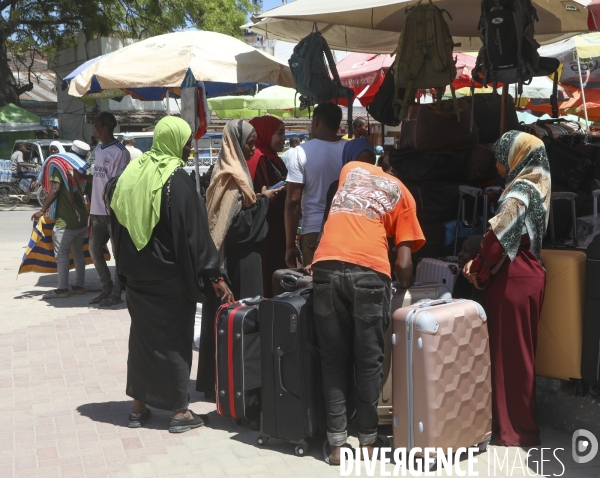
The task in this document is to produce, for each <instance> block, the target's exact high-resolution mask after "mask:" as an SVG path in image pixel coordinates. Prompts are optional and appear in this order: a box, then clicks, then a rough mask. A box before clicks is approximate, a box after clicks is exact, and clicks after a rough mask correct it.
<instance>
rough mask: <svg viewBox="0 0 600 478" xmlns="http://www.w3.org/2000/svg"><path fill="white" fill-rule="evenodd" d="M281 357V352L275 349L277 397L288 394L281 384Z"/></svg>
mask: <svg viewBox="0 0 600 478" xmlns="http://www.w3.org/2000/svg"><path fill="white" fill-rule="evenodd" d="M281 357H283V351H282V350H281V349H277V350H276V351H275V390H276V392H277V393H278V394H279V395H283V394H284V393H289V392H288V391H287V390H286V389H285V387H284V386H283V383H282V382H281Z"/></svg>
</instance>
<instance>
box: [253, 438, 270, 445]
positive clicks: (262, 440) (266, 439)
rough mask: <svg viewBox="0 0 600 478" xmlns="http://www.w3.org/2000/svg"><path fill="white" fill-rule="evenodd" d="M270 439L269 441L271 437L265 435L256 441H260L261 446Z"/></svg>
mask: <svg viewBox="0 0 600 478" xmlns="http://www.w3.org/2000/svg"><path fill="white" fill-rule="evenodd" d="M268 441H269V439H268V438H267V437H263V436H260V437H258V438H257V439H256V443H258V444H259V445H260V446H265V445H266V444H267V442H268Z"/></svg>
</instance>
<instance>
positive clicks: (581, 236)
mask: <svg viewBox="0 0 600 478" xmlns="http://www.w3.org/2000/svg"><path fill="white" fill-rule="evenodd" d="M598 196H600V189H596V190H595V191H592V198H593V200H594V213H593V214H592V215H591V216H583V217H578V218H577V228H576V234H577V242H578V243H577V245H578V246H579V247H582V248H584V249H585V248H587V247H588V246H589V245H590V243H591V242H592V241H593V240H594V237H596V236H597V235H598V234H600V219H598Z"/></svg>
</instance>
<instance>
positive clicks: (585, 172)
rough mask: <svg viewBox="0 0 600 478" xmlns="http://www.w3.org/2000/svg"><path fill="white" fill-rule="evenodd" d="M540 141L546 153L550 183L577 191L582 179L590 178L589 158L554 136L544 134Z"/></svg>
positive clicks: (590, 164)
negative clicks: (550, 177)
mask: <svg viewBox="0 0 600 478" xmlns="http://www.w3.org/2000/svg"><path fill="white" fill-rule="evenodd" d="M542 141H543V142H544V146H545V147H546V153H547V154H548V162H549V164H550V174H551V176H552V184H553V185H554V184H557V185H559V186H561V187H563V188H567V189H568V190H569V191H571V192H577V191H579V189H580V188H581V186H582V184H583V183H584V181H586V180H588V179H591V178H590V173H591V172H592V170H593V168H594V165H593V164H592V161H591V160H590V158H588V157H587V156H586V155H584V154H582V153H580V152H578V151H576V150H574V149H572V148H569V147H568V146H567V145H565V144H563V143H561V142H560V141H558V140H556V139H554V138H551V137H548V136H546V137H545V138H542Z"/></svg>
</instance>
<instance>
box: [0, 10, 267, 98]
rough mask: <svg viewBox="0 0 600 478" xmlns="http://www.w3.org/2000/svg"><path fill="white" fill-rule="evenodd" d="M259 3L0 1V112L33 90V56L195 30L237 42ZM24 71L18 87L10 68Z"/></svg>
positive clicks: (17, 81)
mask: <svg viewBox="0 0 600 478" xmlns="http://www.w3.org/2000/svg"><path fill="white" fill-rule="evenodd" d="M259 6H260V3H259V0H0V106H4V105H5V104H7V103H15V104H18V103H19V95H21V94H23V93H24V92H26V91H30V90H32V89H33V83H32V81H31V65H32V64H33V61H32V58H33V56H32V55H36V54H37V55H42V56H44V57H46V58H51V57H52V56H53V55H54V53H55V52H56V51H57V50H59V49H62V48H67V47H69V46H73V45H74V44H75V43H76V41H77V34H78V32H79V31H83V32H84V33H85V34H86V37H87V38H95V37H98V36H111V35H121V36H124V37H130V38H139V36H140V35H141V34H142V33H144V32H146V33H148V34H150V35H158V34H161V33H167V32H170V31H174V30H177V29H180V28H184V27H192V26H193V27H197V28H200V29H204V30H212V31H217V32H220V33H225V34H227V35H231V36H236V37H239V36H240V35H241V33H242V31H241V29H240V26H241V25H243V24H244V23H245V22H246V19H247V18H248V15H249V13H251V12H252V11H254V10H255V9H257V8H258V7H259ZM11 61H12V62H17V63H18V64H19V65H20V67H21V69H22V70H23V71H28V72H29V75H28V78H29V80H28V82H27V83H25V84H21V83H20V81H19V80H18V79H15V77H14V76H13V74H12V71H11V69H10V62H11Z"/></svg>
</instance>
